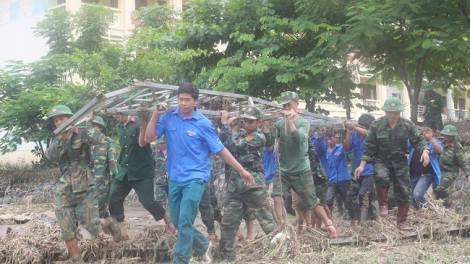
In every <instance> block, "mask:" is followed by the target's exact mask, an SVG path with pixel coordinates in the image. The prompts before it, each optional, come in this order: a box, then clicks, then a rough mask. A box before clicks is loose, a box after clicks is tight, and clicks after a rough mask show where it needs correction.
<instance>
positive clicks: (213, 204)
mask: <svg viewBox="0 0 470 264" xmlns="http://www.w3.org/2000/svg"><path fill="white" fill-rule="evenodd" d="M213 179H214V177H212V176H211V178H210V179H209V182H207V184H206V187H204V192H203V193H202V198H201V201H200V202H199V211H200V212H201V219H202V223H203V224H204V225H205V226H206V228H207V233H214V232H215V225H214V221H217V222H219V223H220V222H222V215H221V212H220V209H219V204H218V201H217V198H216V197H215V186H214V180H213Z"/></svg>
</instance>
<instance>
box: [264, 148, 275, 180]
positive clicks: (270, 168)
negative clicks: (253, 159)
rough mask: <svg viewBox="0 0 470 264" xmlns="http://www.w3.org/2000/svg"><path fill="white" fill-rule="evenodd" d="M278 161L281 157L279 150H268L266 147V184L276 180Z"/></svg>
mask: <svg viewBox="0 0 470 264" xmlns="http://www.w3.org/2000/svg"><path fill="white" fill-rule="evenodd" d="M278 162H279V157H278V153H277V151H275V150H273V151H268V149H267V148H266V147H265V148H264V151H263V159H262V164H263V168H264V181H265V182H266V184H268V183H270V182H272V181H274V177H275V174H276V169H277V163H278Z"/></svg>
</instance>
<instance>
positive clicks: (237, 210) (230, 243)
mask: <svg viewBox="0 0 470 264" xmlns="http://www.w3.org/2000/svg"><path fill="white" fill-rule="evenodd" d="M251 109H252V108H251V107H248V109H247V110H245V113H251V111H252V110H251ZM257 110H259V109H257ZM259 112H261V110H259ZM261 116H262V114H261ZM261 116H260V117H259V118H261ZM242 117H243V115H242ZM220 134H221V138H224V137H227V138H228V141H229V145H232V146H233V148H232V149H233V150H234V154H235V155H234V156H235V158H236V159H237V161H238V162H239V163H240V164H241V165H242V166H243V167H244V168H245V169H246V170H247V171H249V172H250V173H251V174H252V175H253V178H254V181H255V183H254V184H253V185H251V186H246V185H245V183H244V181H243V178H242V177H240V175H239V174H238V172H236V171H235V170H233V169H231V171H230V176H229V178H228V185H227V191H226V195H225V199H224V214H223V218H222V225H221V240H220V244H219V246H220V251H221V253H222V254H223V256H224V258H225V259H226V260H228V261H233V260H235V254H234V243H235V241H234V239H235V236H236V233H237V230H238V227H239V226H240V222H241V219H242V217H243V214H244V213H245V211H246V209H247V208H250V212H251V213H253V214H254V215H255V217H256V219H257V220H258V222H259V224H260V226H261V228H262V229H263V231H264V232H265V233H266V234H269V233H271V232H273V231H274V230H275V229H276V224H275V223H274V220H273V217H272V214H271V212H270V210H269V203H268V199H267V192H266V183H265V180H264V169H263V166H262V164H261V156H262V153H263V149H264V147H265V145H266V139H265V137H264V135H263V134H262V133H261V132H260V131H259V129H256V130H255V131H253V132H252V133H245V132H244V131H243V130H240V131H238V132H232V130H231V129H230V127H229V126H228V125H226V126H224V127H223V128H222V129H221V132H220ZM224 134H228V135H225V136H224ZM231 134H232V135H231Z"/></svg>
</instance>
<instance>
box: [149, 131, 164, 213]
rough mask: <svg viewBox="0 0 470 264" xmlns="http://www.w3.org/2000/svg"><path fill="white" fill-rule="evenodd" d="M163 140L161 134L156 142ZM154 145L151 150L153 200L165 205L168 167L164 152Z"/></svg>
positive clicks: (162, 141)
mask: <svg viewBox="0 0 470 264" xmlns="http://www.w3.org/2000/svg"><path fill="white" fill-rule="evenodd" d="M164 142H165V136H161V137H160V138H159V139H158V140H157V142H156V143H157V144H159V143H160V144H161V143H164ZM157 144H156V145H155V146H156V147H155V149H153V150H152V154H153V158H154V160H155V200H156V201H157V203H159V204H160V205H162V206H165V205H166V203H167V199H168V168H167V163H166V159H167V156H166V153H164V152H163V150H162V149H160V148H159V147H158V145H157Z"/></svg>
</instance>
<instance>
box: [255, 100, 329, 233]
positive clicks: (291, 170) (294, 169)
mask: <svg viewBox="0 0 470 264" xmlns="http://www.w3.org/2000/svg"><path fill="white" fill-rule="evenodd" d="M281 104H282V107H283V109H284V113H285V118H284V119H283V120H280V121H278V122H277V123H276V124H275V125H274V128H275V133H276V134H273V135H272V134H271V123H270V122H267V121H265V123H264V127H263V132H264V133H265V137H266V141H267V142H268V143H267V145H268V146H271V145H273V144H274V139H275V138H279V140H280V142H279V154H280V157H279V160H280V163H281V177H279V176H277V175H276V179H275V180H274V185H273V193H272V195H271V196H272V197H273V199H274V211H275V213H276V215H277V219H279V220H280V221H282V198H281V195H282V196H283V197H287V196H289V193H290V189H291V188H292V189H293V190H294V191H295V192H296V193H297V194H298V196H299V197H300V199H299V203H298V208H299V209H300V210H301V211H302V213H303V214H304V219H306V220H307V221H308V219H309V218H310V217H309V210H314V211H315V213H316V214H317V215H318V216H319V217H320V218H321V219H322V221H323V223H325V225H326V228H327V229H328V233H329V235H330V238H334V237H337V235H338V234H337V232H336V228H335V227H334V225H333V222H332V221H331V220H330V219H328V216H327V215H326V213H325V210H324V209H323V207H322V206H320V205H319V200H318V198H317V197H316V196H315V185H314V183H313V178H312V171H311V169H310V161H309V158H308V145H309V142H308V141H309V140H310V138H309V137H308V135H309V130H310V123H309V122H308V121H307V120H305V119H304V118H302V117H301V116H299V114H298V113H297V108H298V107H299V95H298V94H297V93H296V92H283V93H282V94H281ZM281 190H282V191H281Z"/></svg>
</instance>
